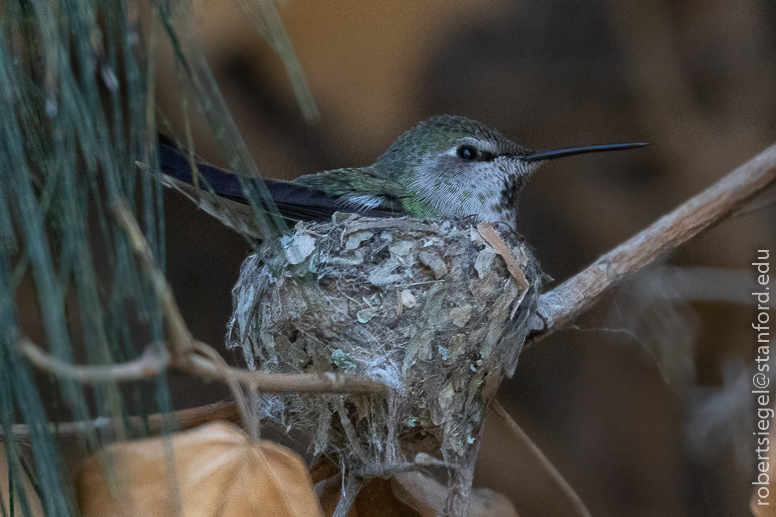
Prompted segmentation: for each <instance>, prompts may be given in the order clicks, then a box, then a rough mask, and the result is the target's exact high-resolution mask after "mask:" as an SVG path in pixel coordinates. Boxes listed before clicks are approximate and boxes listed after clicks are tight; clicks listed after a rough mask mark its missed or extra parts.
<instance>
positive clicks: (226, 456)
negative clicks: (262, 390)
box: [76, 422, 322, 517]
mask: <svg viewBox="0 0 776 517" xmlns="http://www.w3.org/2000/svg"><path fill="white" fill-rule="evenodd" d="M173 457H174V462H173V461H172V460H173ZM76 490H77V497H78V503H79V507H80V509H81V513H82V515H83V516H84V517H111V516H117V517H118V516H121V517H127V516H143V517H156V516H159V517H161V516H164V517H167V516H172V515H182V516H184V517H215V516H219V517H230V516H244V515H251V516H273V517H274V516H289V517H310V516H312V517H315V516H322V513H321V509H320V506H319V505H318V500H317V498H316V497H315V494H314V493H313V490H312V484H311V481H310V475H309V474H308V473H307V469H306V468H305V465H304V462H303V461H302V459H301V458H300V457H299V456H297V455H296V454H295V453H294V452H292V451H290V450H288V449H286V448H285V447H282V446H280V445H278V444H276V443H273V442H270V441H265V440H262V441H259V442H258V443H254V442H252V441H251V440H250V439H249V438H248V437H247V436H246V435H245V433H243V432H242V431H241V430H240V429H239V428H238V427H236V426H234V425H232V424H227V423H225V422H215V423H212V424H208V425H205V426H202V427H200V428H197V429H194V430H192V431H188V432H185V433H180V434H175V435H170V436H166V437H160V438H152V439H147V440H138V441H133V442H127V443H120V444H115V445H111V446H109V447H106V448H105V449H104V450H103V451H101V453H99V454H98V455H95V456H92V457H89V458H87V459H86V460H84V462H83V463H82V464H81V466H80V468H79V471H78V474H77V478H76ZM179 508H180V511H179Z"/></svg>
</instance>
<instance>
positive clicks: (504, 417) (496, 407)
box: [488, 400, 590, 517]
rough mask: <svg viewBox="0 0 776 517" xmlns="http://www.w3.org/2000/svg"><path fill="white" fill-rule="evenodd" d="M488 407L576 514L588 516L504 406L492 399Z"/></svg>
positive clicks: (580, 501)
mask: <svg viewBox="0 0 776 517" xmlns="http://www.w3.org/2000/svg"><path fill="white" fill-rule="evenodd" d="M488 409H489V410H490V413H491V414H492V415H493V416H494V417H496V418H498V419H499V420H500V421H502V422H503V423H504V424H505V425H506V427H507V429H508V430H509V432H511V433H512V434H513V435H514V438H515V440H516V442H517V443H519V444H520V445H522V446H523V447H524V448H525V453H526V454H528V455H530V457H531V458H533V459H534V460H535V461H536V462H537V463H538V464H539V465H540V466H541V468H542V469H543V470H544V471H545V473H546V474H547V475H549V477H550V479H551V480H552V481H553V482H554V483H555V485H556V486H555V487H554V488H555V489H557V490H560V492H561V493H562V494H563V495H564V496H565V497H566V499H567V500H568V502H569V504H571V506H572V507H573V508H574V511H575V512H576V514H577V515H578V516H579V517H590V511H589V510H588V509H587V507H586V506H585V503H583V502H582V499H580V497H579V495H578V494H577V493H576V492H575V491H574V489H573V488H572V487H571V485H569V483H568V481H566V479H565V478H564V477H563V476H562V475H561V474H560V472H558V470H557V469H556V468H555V465H553V464H552V462H551V461H550V460H549V459H547V456H545V455H544V454H543V453H542V451H541V450H540V449H539V447H537V446H536V444H535V443H533V441H531V438H529V436H528V435H527V434H525V431H523V429H522V428H521V427H520V426H519V425H518V424H517V422H515V421H514V419H512V417H511V416H509V413H507V411H506V409H504V407H503V406H502V405H501V404H499V402H498V401H497V400H494V401H493V403H492V404H491V405H490V406H489V408H488ZM521 511H522V510H521Z"/></svg>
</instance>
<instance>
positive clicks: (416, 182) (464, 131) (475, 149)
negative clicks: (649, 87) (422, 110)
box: [373, 115, 646, 228]
mask: <svg viewBox="0 0 776 517" xmlns="http://www.w3.org/2000/svg"><path fill="white" fill-rule="evenodd" d="M640 145H646V144H615V145H609V146H592V147H579V148H572V149H561V150H557V151H543V152H534V151H531V150H528V149H526V148H524V147H522V146H520V145H518V144H516V143H515V142H513V141H511V140H509V139H508V138H506V137H505V136H504V135H502V134H501V133H499V132H498V131H496V130H495V129H491V128H489V127H487V126H486V125H484V124H482V123H480V122H476V121H474V120H470V119H467V118H465V117H457V116H450V115H442V116H436V117H432V118H430V119H428V120H426V121H424V122H421V123H420V124H418V125H417V126H415V127H414V128H412V129H410V130H409V131H407V132H405V133H404V134H403V135H401V136H400V137H399V139H398V140H396V142H394V143H393V145H391V147H390V148H388V150H387V151H386V152H385V153H384V154H383V155H382V156H380V158H378V160H377V162H376V163H375V164H374V166H373V167H374V168H375V169H376V171H378V173H380V174H381V175H384V176H387V177H390V178H391V179H393V180H394V181H396V182H397V183H401V184H403V185H404V186H405V188H406V194H405V197H404V198H402V203H403V205H404V209H405V211H406V212H407V213H409V214H411V215H413V216H417V217H438V216H441V217H467V216H475V217H476V218H477V220H478V221H489V222H503V223H505V224H507V225H509V226H510V227H511V228H514V227H515V218H516V212H517V201H518V197H519V195H520V192H521V191H522V190H523V187H524V186H525V184H526V182H527V180H528V178H529V177H530V176H531V174H532V173H533V172H534V171H535V170H536V169H537V168H538V167H539V166H540V165H542V164H543V163H544V162H545V161H546V160H549V159H553V158H558V157H561V156H569V155H572V154H581V153H585V152H595V151H605V150H614V149H621V148H622V149H624V148H630V147H637V146H640Z"/></svg>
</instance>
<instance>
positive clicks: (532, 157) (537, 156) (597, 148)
mask: <svg viewBox="0 0 776 517" xmlns="http://www.w3.org/2000/svg"><path fill="white" fill-rule="evenodd" d="M646 145H649V144H647V143H629V144H603V145H587V146H584V147H569V148H566V149H554V150H552V151H537V152H535V153H531V154H524V155H512V157H513V158H516V159H518V160H521V161H524V162H540V161H544V160H554V159H555V158H563V157H564V156H574V155H575V154H586V153H601V152H604V151H623V150H625V149H635V148H637V147H644V146H646Z"/></svg>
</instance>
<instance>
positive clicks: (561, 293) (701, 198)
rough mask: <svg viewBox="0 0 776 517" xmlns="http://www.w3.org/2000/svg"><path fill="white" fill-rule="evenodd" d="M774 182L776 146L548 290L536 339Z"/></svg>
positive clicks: (544, 298)
mask: <svg viewBox="0 0 776 517" xmlns="http://www.w3.org/2000/svg"><path fill="white" fill-rule="evenodd" d="M774 182H776V145H772V146H771V147H769V148H768V149H766V150H765V151H763V152H762V153H760V154H759V155H757V156H755V157H754V158H753V159H752V160H750V161H748V162H747V163H745V164H744V165H742V166H740V167H739V168H737V169H736V170H734V171H733V172H731V173H730V174H728V175H727V176H725V177H724V178H722V179H721V180H719V181H718V182H717V183H715V184H714V185H712V186H711V187H709V188H708V189H706V190H705V191H703V192H701V193H700V194H698V195H697V196H695V197H694V198H692V199H690V200H689V201H687V202H686V203H684V204H683V205H682V206H680V207H679V208H677V209H676V210H674V211H673V212H671V213H670V214H668V215H665V216H663V217H662V218H661V219H659V220H658V221H657V222H655V223H654V224H653V225H652V226H650V227H649V228H647V229H646V230H644V231H642V232H640V233H638V234H637V235H636V236H634V237H632V238H631V239H630V240H628V241H627V242H625V243H624V244H621V245H620V246H618V247H616V248H615V249H613V250H612V251H610V252H609V253H607V254H605V255H603V256H602V257H601V258H599V259H598V260H597V261H596V262H594V263H593V264H592V265H590V266H588V268H587V269H585V270H584V271H582V272H581V273H578V274H577V275H575V276H573V277H571V278H570V279H568V280H566V281H565V282H564V283H563V284H561V285H559V286H558V287H556V288H555V289H553V290H551V291H549V292H547V293H545V294H543V295H542V296H541V297H540V299H539V308H538V315H539V317H538V318H536V319H535V320H534V325H533V326H534V328H533V331H534V332H535V334H534V337H533V340H534V341H536V339H537V338H539V337H541V336H543V335H546V334H549V333H550V332H553V331H555V330H558V329H559V328H562V327H564V326H566V325H568V324H569V323H570V322H572V321H573V320H574V319H575V318H576V317H577V316H579V314H581V313H582V312H584V311H586V310H587V309H589V308H590V307H591V306H592V305H593V304H594V303H595V302H597V301H598V300H599V299H600V297H601V295H602V294H604V293H605V292H607V291H609V290H610V289H611V288H612V287H614V286H615V285H617V284H618V283H619V282H620V281H621V280H623V279H624V278H626V277H628V276H630V275H633V274H634V273H636V272H637V271H639V270H640V269H641V268H643V267H644V266H646V265H648V264H650V263H651V262H653V261H654V260H655V259H657V258H658V257H660V256H661V255H663V254H664V253H666V252H668V251H671V250H674V249H676V248H677V247H678V246H679V245H681V244H683V243H684V242H686V241H687V240H688V239H690V238H692V237H694V236H696V235H698V234H699V233H700V232H701V231H703V230H705V229H706V228H708V227H710V226H712V225H713V224H715V223H717V222H719V221H720V220H721V219H723V218H724V217H726V216H727V215H730V214H731V213H732V212H734V211H735V210H737V209H738V208H740V207H741V206H742V205H744V203H746V202H747V201H749V200H750V199H751V198H752V197H754V196H755V195H756V194H757V193H758V192H760V191H761V190H763V189H764V188H766V187H767V186H768V185H769V184H771V183H774ZM540 319H541V320H542V321H539V320H540Z"/></svg>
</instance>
